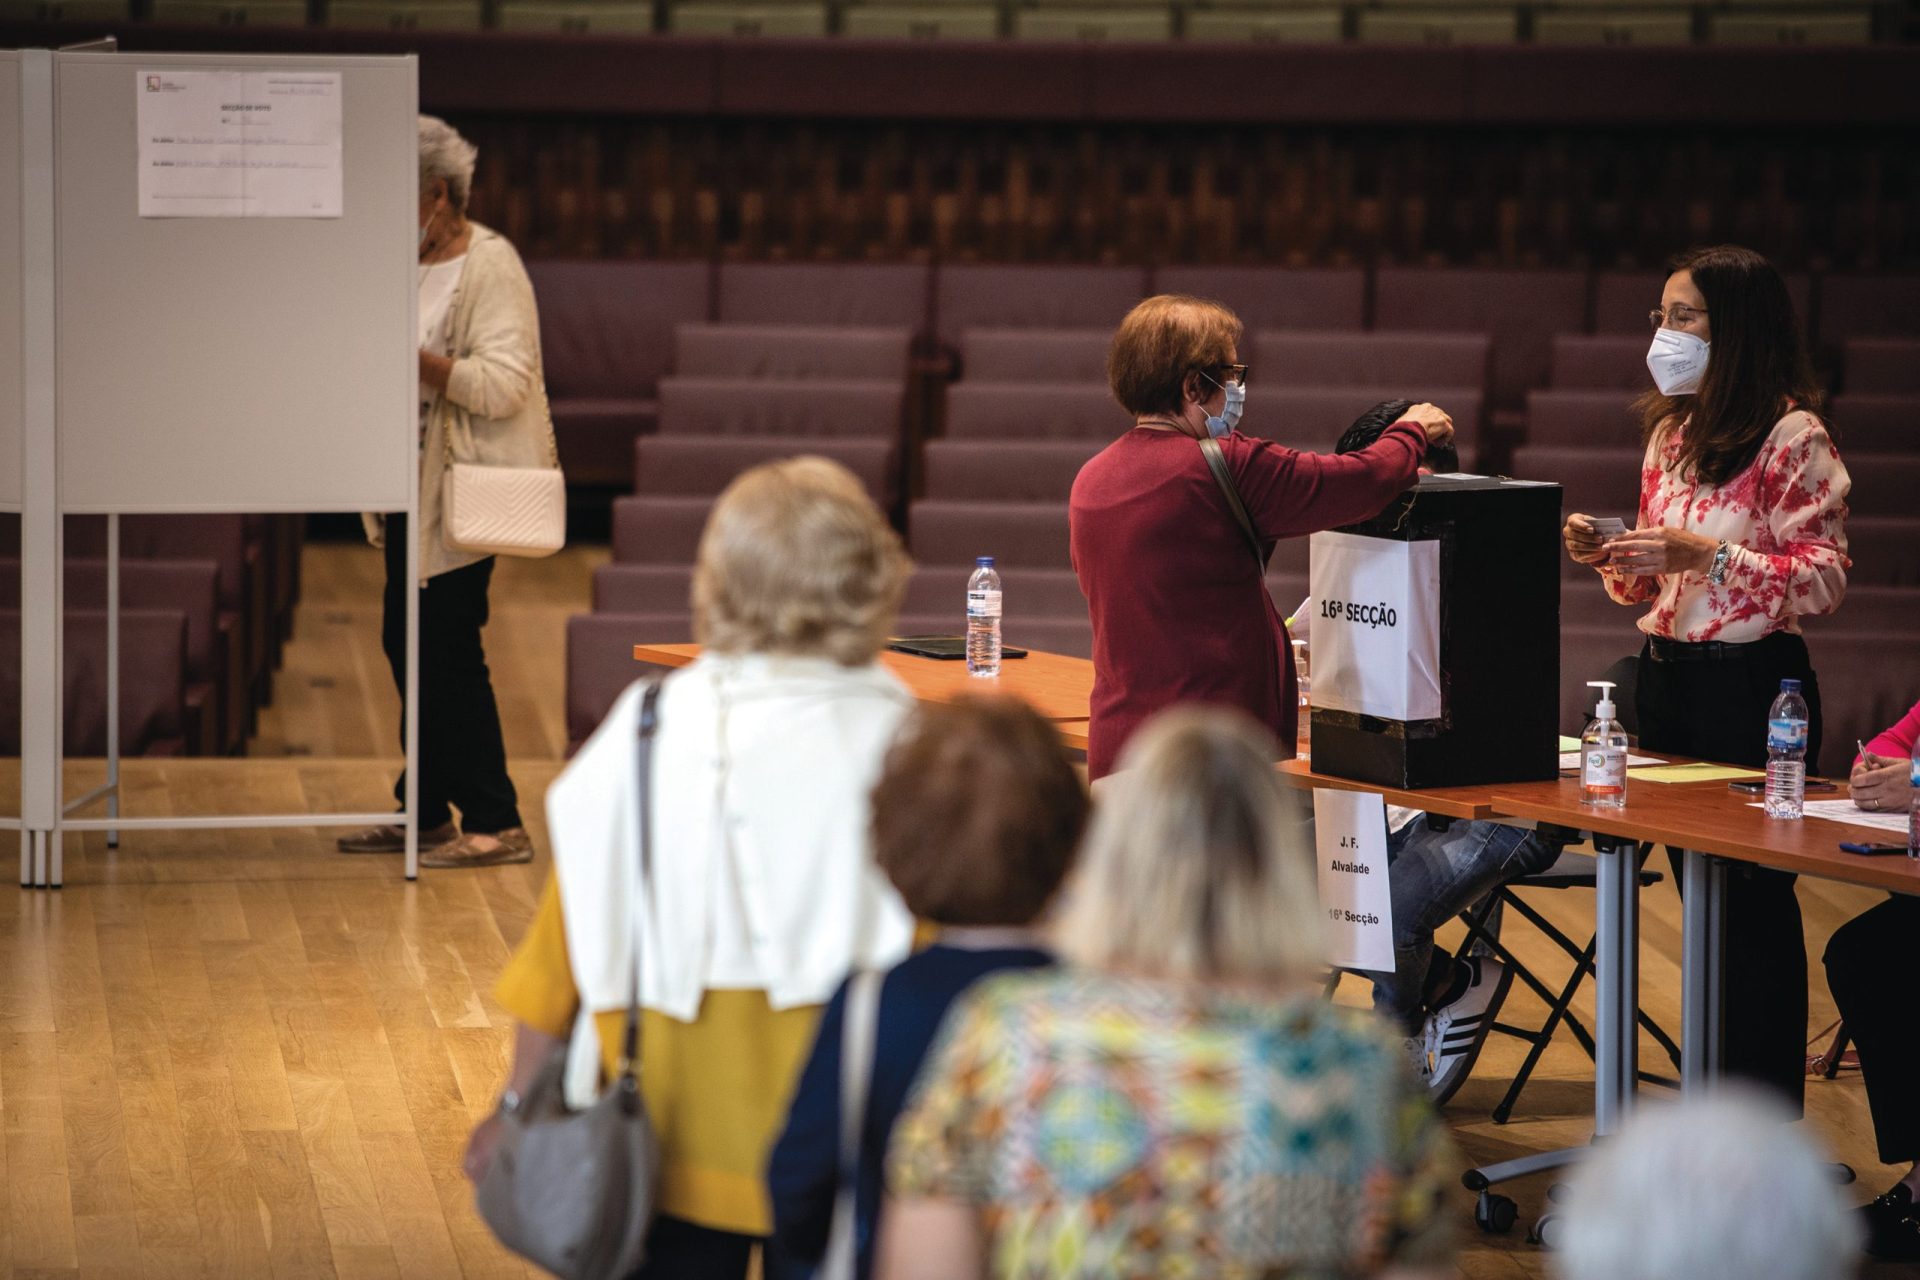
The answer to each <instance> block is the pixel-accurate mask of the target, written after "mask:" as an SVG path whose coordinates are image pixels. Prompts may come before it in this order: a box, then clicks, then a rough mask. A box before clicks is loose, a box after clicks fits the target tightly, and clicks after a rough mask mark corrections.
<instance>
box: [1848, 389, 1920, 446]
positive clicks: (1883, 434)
mask: <svg viewBox="0 0 1920 1280" xmlns="http://www.w3.org/2000/svg"><path fill="white" fill-rule="evenodd" d="M1825 416H1826V420H1827V425H1828V427H1829V428H1830V429H1831V430H1832V432H1833V438H1834V441H1835V442H1836V443H1837V444H1839V446H1840V456H1841V457H1842V458H1851V457H1852V456H1853V455H1854V454H1855V453H1908V452H1911V451H1912V450H1914V449H1916V448H1920V391H1916V392H1913V393H1911V394H1908V395H1865V394H1856V393H1855V392H1852V391H1849V392H1847V393H1846V394H1845V395H1840V396H1835V397H1834V398H1833V402H1832V403H1831V404H1830V405H1829V406H1828V407H1827V413H1826V415H1825Z"/></svg>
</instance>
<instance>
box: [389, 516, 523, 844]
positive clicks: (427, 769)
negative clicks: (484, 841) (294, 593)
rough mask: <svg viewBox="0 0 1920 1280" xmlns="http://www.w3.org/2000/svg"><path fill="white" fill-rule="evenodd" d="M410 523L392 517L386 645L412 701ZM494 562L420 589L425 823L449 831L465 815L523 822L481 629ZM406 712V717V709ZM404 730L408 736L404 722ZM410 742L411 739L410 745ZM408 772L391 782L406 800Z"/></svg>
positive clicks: (473, 822) (501, 825) (468, 824)
mask: <svg viewBox="0 0 1920 1280" xmlns="http://www.w3.org/2000/svg"><path fill="white" fill-rule="evenodd" d="M407 537H408V530H407V520H406V517H405V516H388V517H387V589H386V595H385V599H384V602H383V603H384V610H383V614H382V617H381V620H380V640H381V645H382V647H383V648H385V649H386V651H387V665H388V666H390V667H391V668H392V669H393V683H394V687H395V688H397V689H400V690H402V694H401V696H402V697H403V698H404V697H405V692H404V691H405V689H406V679H407V665H406V663H407V651H406V636H407V597H406V591H407V585H408V584H407ZM492 580H493V559H492V557H488V558H487V559H485V560H482V561H480V562H479V563H478V564H470V565H467V566H465V567H464V568H460V569H455V570H453V571H452V572H450V573H443V574H440V575H438V576H437V577H433V578H429V579H428V580H427V585H426V586H424V587H421V588H419V591H420V826H421V828H422V829H423V830H424V829H426V828H429V827H438V826H442V825H444V824H445V823H447V822H449V821H451V820H452V818H453V813H452V810H453V809H455V808H457V809H459V810H460V825H461V827H462V829H464V830H465V831H467V832H469V833H470V834H473V835H492V834H494V833H495V832H497V831H505V830H506V829H507V828H509V827H517V826H519V825H520V810H519V807H518V806H519V797H518V796H517V795H516V794H515V793H514V789H513V780H512V779H511V778H509V777H507V747H506V742H505V741H504V739H502V737H501V735H500V708H499V706H498V705H497V704H496V703H495V702H494V700H493V680H492V677H491V675H490V674H489V673H488V671H487V654H486V650H485V649H483V648H482V647H481V645H480V628H482V627H484V626H486V625H487V585H488V584H489V583H490V582H491V581H492ZM401 714H402V716H403V717H404V716H405V714H406V712H405V710H404V709H403V711H402V713H401ZM401 732H402V734H404V733H405V732H406V729H405V721H404V719H403V720H402V727H401ZM403 740H404V739H403ZM406 782H407V780H406V776H405V775H404V774H402V775H401V778H400V780H399V781H398V782H396V783H394V784H393V795H394V798H395V799H396V800H400V801H401V803H402V804H404V803H405V799H404V797H405V796H406Z"/></svg>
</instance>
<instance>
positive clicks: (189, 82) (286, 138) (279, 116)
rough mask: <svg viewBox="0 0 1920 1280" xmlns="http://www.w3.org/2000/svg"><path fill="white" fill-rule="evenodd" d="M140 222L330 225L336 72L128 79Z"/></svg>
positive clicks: (336, 208)
mask: <svg viewBox="0 0 1920 1280" xmlns="http://www.w3.org/2000/svg"><path fill="white" fill-rule="evenodd" d="M134 93H135V95H136V101H137V103H138V111H137V112H136V121H137V123H136V127H137V129H138V132H139V148H138V163H139V169H140V183H139V187H140V216H141V217H143V218H338V217H340V216H341V206H342V195H341V192H342V188H343V185H344V169H343V158H342V143H341V137H342V130H341V123H340V121H341V109H340V95H341V78H340V73H339V72H338V71H292V70H287V71H181V70H168V71H153V70H143V71H141V72H140V73H139V75H138V76H136V77H135V79H134Z"/></svg>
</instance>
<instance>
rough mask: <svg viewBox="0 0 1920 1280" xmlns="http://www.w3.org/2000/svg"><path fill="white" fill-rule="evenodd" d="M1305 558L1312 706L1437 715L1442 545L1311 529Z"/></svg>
mask: <svg viewBox="0 0 1920 1280" xmlns="http://www.w3.org/2000/svg"><path fill="white" fill-rule="evenodd" d="M1310 558H1311V578H1310V581H1311V582H1312V584H1313V600H1314V607H1313V705H1314V707H1315V708H1318V709H1323V710H1329V711H1350V712H1354V713H1356V714H1358V715H1365V716H1376V717H1378V718H1380V719H1382V720H1401V721H1408V720H1437V719H1439V718H1440V715H1441V712H1442V709H1443V708H1442V705H1441V698H1440V544H1439V543H1438V542H1437V541H1434V540H1432V539H1428V540H1425V541H1420V542H1400V541H1397V540H1394V539H1391V538H1368V537H1363V536H1361V535H1359V534H1352V533H1316V534H1314V535H1313V537H1312V539H1311V540H1310Z"/></svg>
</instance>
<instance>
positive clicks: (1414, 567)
mask: <svg viewBox="0 0 1920 1280" xmlns="http://www.w3.org/2000/svg"><path fill="white" fill-rule="evenodd" d="M1560 496H1561V490H1560V486H1559V485H1555V484H1539V483H1532V482H1527V481H1516V480H1502V479H1494V478H1491V477H1484V476H1466V477H1456V476H1423V477H1421V479H1420V482H1419V484H1418V485H1416V486H1415V487H1414V488H1412V489H1410V490H1408V491H1407V492H1406V493H1404V494H1402V495H1401V496H1400V497H1398V498H1396V499H1395V500H1394V501H1393V502H1392V503H1391V504H1389V505H1388V507H1387V509H1386V510H1385V511H1384V512H1382V513H1381V514H1380V515H1379V516H1378V517H1376V518H1375V519H1372V520H1368V521H1366V522H1364V523H1361V524H1355V525H1349V526H1347V527H1345V528H1343V529H1339V530H1335V531H1333V532H1331V533H1323V534H1315V535H1313V539H1312V560H1313V569H1312V573H1313V577H1312V585H1313V599H1314V605H1313V609H1312V618H1311V623H1310V628H1309V630H1310V635H1311V657H1312V668H1311V670H1312V676H1313V685H1312V697H1313V703H1314V706H1313V712H1312V728H1311V741H1312V751H1313V767H1314V769H1315V770H1316V771H1318V772H1321V773H1327V774H1332V775H1334V776H1336V777H1342V778H1353V779H1356V780H1358V781H1363V782H1372V783H1376V784H1378V785H1381V786H1390V787H1447V786H1469V785H1473V784H1478V783H1492V782H1523V781H1535V780H1541V779H1549V778H1554V777H1557V776H1558V773H1559V748H1558V745H1557V741H1558V736H1559V718H1560V571H1561V566H1560V558H1561V556H1562V555H1564V554H1565V552H1564V550H1563V549H1562V546H1561V540H1560Z"/></svg>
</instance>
